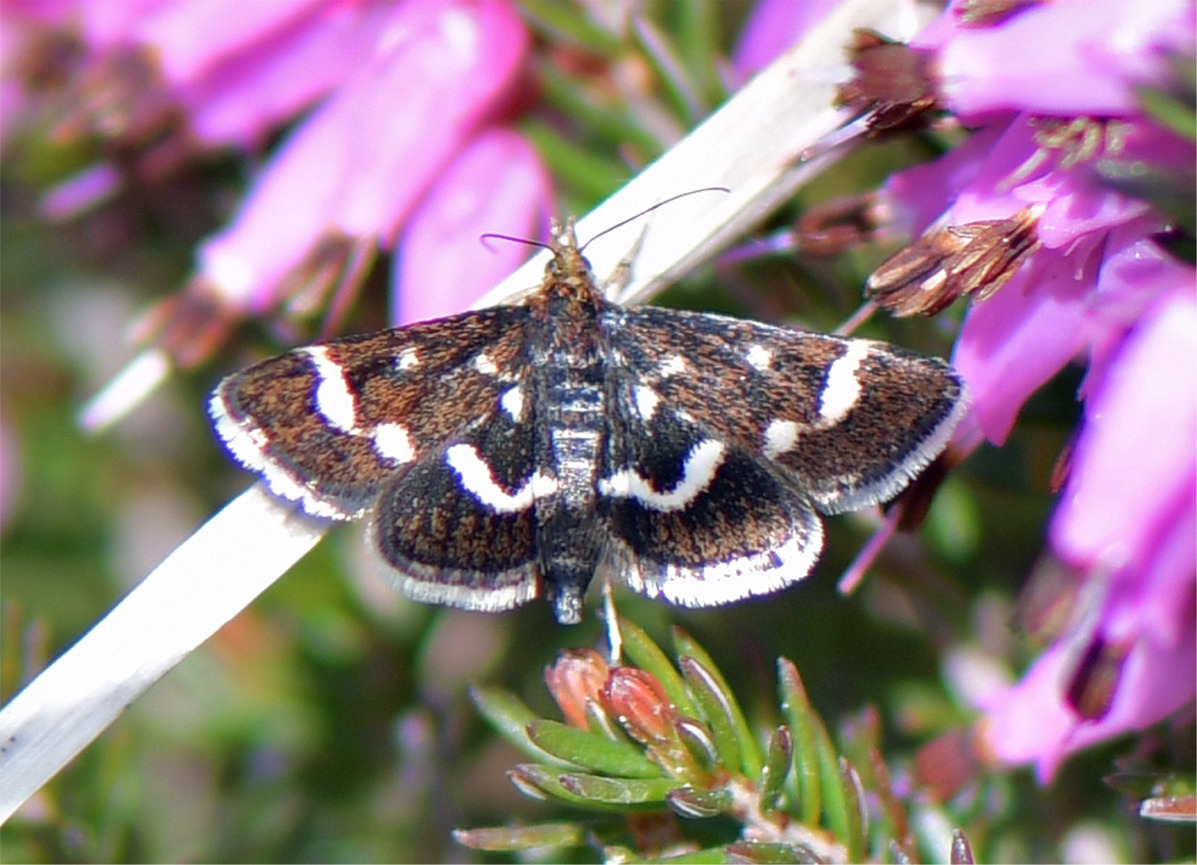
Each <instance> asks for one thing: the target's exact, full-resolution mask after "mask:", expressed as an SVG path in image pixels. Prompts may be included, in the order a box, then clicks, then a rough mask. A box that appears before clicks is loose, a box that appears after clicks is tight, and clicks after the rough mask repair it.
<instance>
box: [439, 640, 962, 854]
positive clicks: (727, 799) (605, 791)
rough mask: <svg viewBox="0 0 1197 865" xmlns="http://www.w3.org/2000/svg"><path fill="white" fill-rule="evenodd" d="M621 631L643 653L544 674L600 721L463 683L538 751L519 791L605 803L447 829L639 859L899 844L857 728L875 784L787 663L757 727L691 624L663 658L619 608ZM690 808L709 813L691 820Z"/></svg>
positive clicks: (896, 807)
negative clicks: (561, 717)
mask: <svg viewBox="0 0 1197 865" xmlns="http://www.w3.org/2000/svg"><path fill="white" fill-rule="evenodd" d="M619 630H620V632H621V633H622V635H623V637H624V640H625V645H626V646H627V647H629V651H628V654H629V657H630V659H632V658H639V659H643V662H644V664H645V666H622V665H615V666H610V665H608V663H607V662H606V660H604V659H603V658H602V657H601V656H600V655H599V654H598V653H597V652H582V653H579V652H572V653H567V654H565V655H563V656H562V657H561V658H560V659H559V660H558V662H557V664H556V665H554V667H552V668H550V669H549V670H547V671H546V674H545V675H546V680H547V681H548V684H549V688H550V690H551V691H552V692H553V695H554V697H555V698H556V699H557V700H558V703H559V705H561V707H562V709H563V711H564V712H565V713H566V715H567V717H568V714H569V711H570V710H569V709H568V708H566V707H567V706H577V705H579V704H584V705H585V706H586V710H587V715H588V716H589V717H592V718H601V719H602V722H601V723H597V724H587V725H586V726H585V727H581V726H579V727H572V726H569V725H568V724H563V723H560V722H557V721H555V720H550V719H535V720H529V719H531V718H532V711H531V710H530V709H527V708H526V707H524V706H523V705H522V704H521V703H520V701H519V700H518V698H517V697H516V696H515V695H514V694H511V693H507V692H504V691H499V690H495V689H475V691H474V700H475V703H476V704H477V705H478V707H479V709H480V710H481V711H482V713H483V714H484V715H485V716H486V717H487V718H488V720H489V721H490V722H491V723H492V724H493V725H494V728H495V730H496V732H498V733H499V734H500V735H503V736H504V737H506V738H507V739H508V740H509V741H510V742H511V743H512V744H513V745H515V746H516V747H517V748H519V749H520V750H521V751H524V752H525V753H528V752H529V751H530V750H531V749H530V747H529V746H530V745H532V746H534V747H535V748H537V749H539V750H540V751H541V752H543V753H544V754H546V755H548V757H549V758H550V760H548V761H542V762H535V763H522V764H520V765H518V766H516V767H515V768H514V769H512V770H511V772H510V777H511V779H512V781H513V783H515V785H516V786H517V787H518V788H519V789H520V790H522V791H523V792H524V793H526V794H527V795H529V796H532V797H534V798H538V799H546V800H556V801H559V802H561V803H564V804H567V805H569V806H572V807H574V808H583V809H586V810H588V811H593V812H599V813H601V814H607V815H608V816H606V817H600V818H595V819H590V820H587V821H585V822H583V821H576V822H569V823H561V822H551V823H545V824H536V825H521V826H511V827H493V828H487V829H467V830H459V831H458V832H457V833H455V837H456V838H457V840H458V841H459V842H461V843H462V844H464V845H466V846H468V847H475V848H478V849H481V850H536V849H542V848H546V847H547V848H561V847H579V846H583V845H590V846H595V847H597V848H599V849H598V852H599V853H600V855H601V856H602V858H603V859H604V860H605V861H614V860H618V859H619V858H621V857H625V856H627V855H629V854H630V856H631V858H632V859H634V860H635V861H638V862H762V863H764V862H818V861H849V862H859V861H864V860H865V858H866V857H867V858H872V859H878V858H881V856H882V855H883V853H884V851H886V850H889V849H891V848H893V847H895V846H897V848H898V849H901V850H904V851H910V850H912V849H913V846H914V844H913V841H912V839H911V838H910V837H909V835H908V826H909V823H908V821H907V819H906V816H905V811H904V809H903V808H902V806H901V804H900V802H899V800H898V797H897V796H896V795H895V794H894V791H893V790H892V789H891V788H890V786H889V777H890V775H889V772H888V770H886V769H885V764H884V762H883V761H882V760H881V758H880V754H879V752H878V751H877V750H876V742H875V741H870V742H868V743H866V748H867V749H868V751H867V755H866V756H867V759H868V760H869V761H870V770H871V771H870V772H868V773H867V774H866V775H865V776H864V777H867V778H868V779H869V781H870V782H871V783H872V785H873V786H872V787H866V785H865V783H864V781H863V779H862V774H861V773H860V772H858V771H857V769H856V767H855V766H854V765H853V763H852V762H851V761H850V760H849V759H848V758H847V757H846V756H844V754H843V753H841V752H840V751H839V750H838V749H837V747H836V745H835V744H834V743H833V741H832V737H831V735H830V734H829V733H828V731H827V727H826V726H825V724H824V723H823V721H822V719H821V718H820V717H819V714H818V713H817V712H816V711H815V710H814V708H813V707H812V706H811V704H810V701H809V699H808V697H807V693H806V688H805V686H804V685H803V683H802V678H801V676H800V675H799V673H798V669H797V668H796V667H795V666H794V664H793V663H792V662H790V661H789V660H786V659H784V658H783V659H781V660H780V661H779V662H778V691H779V697H780V710H779V714H780V715H781V717H783V718H784V719H785V721H786V722H785V723H784V724H781V725H780V726H777V727H776V728H774V729H773V730H772V732H771V733H769V734H768V735H767V736H766V735H764V731H765V727H764V726H763V725H752V724H750V723H749V721H748V719H747V717H746V716H745V714H744V711H743V710H742V709H741V704H740V701H739V700H738V699H737V698H736V695H735V693H734V692H733V690H732V689H731V687H730V686H729V685H728V682H727V679H726V678H725V677H724V675H723V674H722V672H720V670H719V669H718V667H716V666H715V664H714V662H713V661H712V660H711V658H710V655H709V654H708V653H707V652H706V650H705V649H703V648H702V646H700V645H699V644H698V643H697V642H696V641H695V640H694V639H693V638H692V637H690V635H689V634H687V633H686V632H684V631H682V630H681V629H679V628H675V629H674V630H673V662H672V663H670V662H667V661H666V660H665V659H666V655H665V653H664V652H663V651H662V650H661V649H660V648H659V647H658V646H657V644H656V643H654V642H653V641H652V640H651V639H650V638H649V636H648V634H647V633H646V632H645V631H643V630H642V629H641V628H639V627H638V626H637V625H635V624H633V623H632V622H630V621H628V620H627V619H624V618H621V619H620V620H619ZM646 667H651V669H652V672H649V671H648V669H646ZM662 680H664V681H662ZM666 683H668V684H666ZM683 706H684V707H685V709H684V710H683V709H682V708H681V707H683ZM515 719H521V720H523V721H525V722H526V723H525V724H524V725H523V727H522V728H521V727H520V726H519V724H518V722H517V721H515ZM873 728H874V731H875V729H876V725H873ZM758 731H760V732H758ZM878 803H884V805H883V806H882V805H880V804H878ZM646 809H648V810H651V811H653V812H656V814H657V817H658V822H657V824H656V825H655V827H654V831H653V832H652V833H644V832H642V831H640V827H641V826H642V821H643V818H644V812H645V810H646ZM611 812H615V813H616V814H618V815H620V816H618V817H616V816H611ZM704 821H705V822H706V823H713V824H714V828H711V827H709V826H707V825H702V826H701V827H700V824H702V823H704ZM713 838H722V839H723V840H721V841H712V839H713ZM940 855H943V854H942V852H941V854H940Z"/></svg>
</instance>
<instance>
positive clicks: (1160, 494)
mask: <svg viewBox="0 0 1197 865" xmlns="http://www.w3.org/2000/svg"><path fill="white" fill-rule="evenodd" d="M1194 381H1197V299H1195V298H1194V294H1193V290H1192V288H1191V287H1190V288H1179V289H1178V290H1176V291H1175V292H1172V293H1171V294H1170V295H1168V296H1166V297H1164V298H1162V299H1161V300H1160V301H1159V302H1158V303H1157V304H1156V305H1155V307H1153V308H1152V309H1151V310H1149V311H1148V312H1147V314H1146V315H1145V316H1144V317H1143V320H1142V321H1140V322H1139V324H1138V326H1137V327H1136V328H1135V329H1134V330H1133V331H1132V332H1131V334H1130V336H1129V337H1128V338H1127V339H1126V340H1125V341H1124V342H1123V344H1122V345H1121V346H1120V350H1119V351H1118V352H1117V354H1116V355H1115V357H1113V358H1112V359H1110V361H1109V363H1108V365H1107V367H1106V368H1105V371H1104V375H1103V377H1102V380H1101V382H1100V384H1099V385H1097V386H1095V387H1094V389H1093V392H1092V393H1091V395H1090V396H1089V398H1088V399H1087V400H1086V404H1085V425H1084V427H1083V428H1082V431H1081V435H1080V438H1079V439H1078V441H1077V445H1076V451H1075V453H1074V456H1073V462H1072V470H1071V476H1070V478H1069V481H1068V484H1067V486H1066V488H1065V490H1064V494H1063V495H1062V497H1061V500H1060V505H1059V507H1058V508H1057V510H1056V513H1055V516H1054V518H1053V520H1052V526H1051V541H1052V547H1053V548H1054V550H1055V552H1056V555H1057V556H1059V557H1060V558H1061V559H1062V560H1063V561H1065V562H1066V563H1068V564H1069V565H1071V566H1073V567H1074V568H1076V569H1077V571H1078V572H1080V573H1081V574H1083V575H1086V577H1085V578H1086V582H1087V585H1086V586H1085V588H1084V592H1085V595H1088V597H1086V596H1085V595H1082V601H1081V603H1082V607H1083V609H1082V610H1081V620H1080V622H1078V623H1077V625H1076V626H1075V627H1074V628H1073V630H1072V632H1071V633H1070V634H1068V635H1067V636H1066V637H1065V638H1064V639H1061V640H1060V641H1058V642H1056V643H1055V644H1053V645H1052V646H1050V647H1049V648H1048V649H1047V651H1046V652H1044V654H1043V655H1042V656H1041V657H1040V658H1039V659H1038V660H1037V661H1036V662H1035V663H1034V664H1033V665H1032V666H1031V669H1030V670H1028V671H1027V673H1026V675H1025V676H1024V678H1023V679H1022V681H1021V682H1019V683H1018V684H1016V685H1014V686H1013V687H1012V688H1010V689H1009V690H1004V691H1000V692H998V693H995V694H991V695H989V697H988V698H987V699H986V701H985V702H986V707H985V708H986V710H987V711H986V716H985V720H984V722H983V725H982V728H981V729H982V734H983V738H984V741H985V743H986V745H987V746H988V748H989V750H990V751H991V752H992V753H993V754H994V755H995V756H997V757H998V758H999V759H1001V760H1003V761H1005V762H1008V763H1024V762H1035V763H1036V765H1037V768H1038V773H1039V776H1040V778H1041V779H1043V780H1047V779H1050V778H1051V776H1052V774H1053V773H1054V772H1055V770H1056V767H1057V766H1058V764H1059V763H1060V761H1061V760H1062V759H1063V758H1064V757H1065V756H1066V755H1067V754H1069V753H1072V752H1073V751H1076V750H1078V749H1081V748H1084V747H1086V746H1088V745H1091V744H1093V743H1095V742H1100V741H1102V740H1105V739H1108V738H1110V737H1111V736H1115V735H1118V734H1120V733H1126V732H1131V731H1135V730H1140V729H1142V728H1144V727H1146V726H1148V725H1150V724H1153V723H1155V722H1156V721H1158V720H1160V719H1161V718H1164V717H1167V716H1168V715H1169V714H1171V713H1172V712H1174V711H1176V710H1177V709H1179V708H1181V707H1183V706H1185V705H1186V704H1188V703H1189V702H1191V701H1192V700H1193V697H1194V694H1195V692H1197V684H1195V679H1194V671H1195V669H1197V615H1195V612H1194V590H1195V586H1197V583H1195V574H1194V562H1195V561H1197V537H1195V534H1197V533H1195V531H1194V524H1195V523H1197V481H1195V478H1197V444H1195V442H1197V396H1195V395H1194V391H1193V383H1194ZM1094 648H1098V649H1100V650H1103V651H1104V652H1106V653H1108V654H1110V655H1112V656H1113V657H1114V658H1115V659H1116V660H1115V661H1114V665H1115V667H1116V669H1117V672H1116V677H1117V678H1116V685H1115V687H1114V691H1113V694H1112V695H1111V696H1112V699H1111V702H1110V703H1109V706H1108V708H1105V711H1104V713H1103V714H1101V715H1100V717H1095V718H1087V717H1084V716H1083V714H1082V712H1081V711H1080V710H1079V709H1078V707H1077V706H1075V705H1073V702H1074V701H1073V700H1070V699H1068V692H1069V688H1070V685H1071V684H1072V682H1073V681H1074V680H1075V677H1076V676H1077V675H1078V671H1079V668H1080V666H1081V665H1080V661H1081V659H1082V658H1084V657H1085V653H1086V652H1089V651H1091V650H1092V649H1094ZM1119 663H1120V664H1121V666H1120V669H1118V668H1117V665H1118V664H1119Z"/></svg>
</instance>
